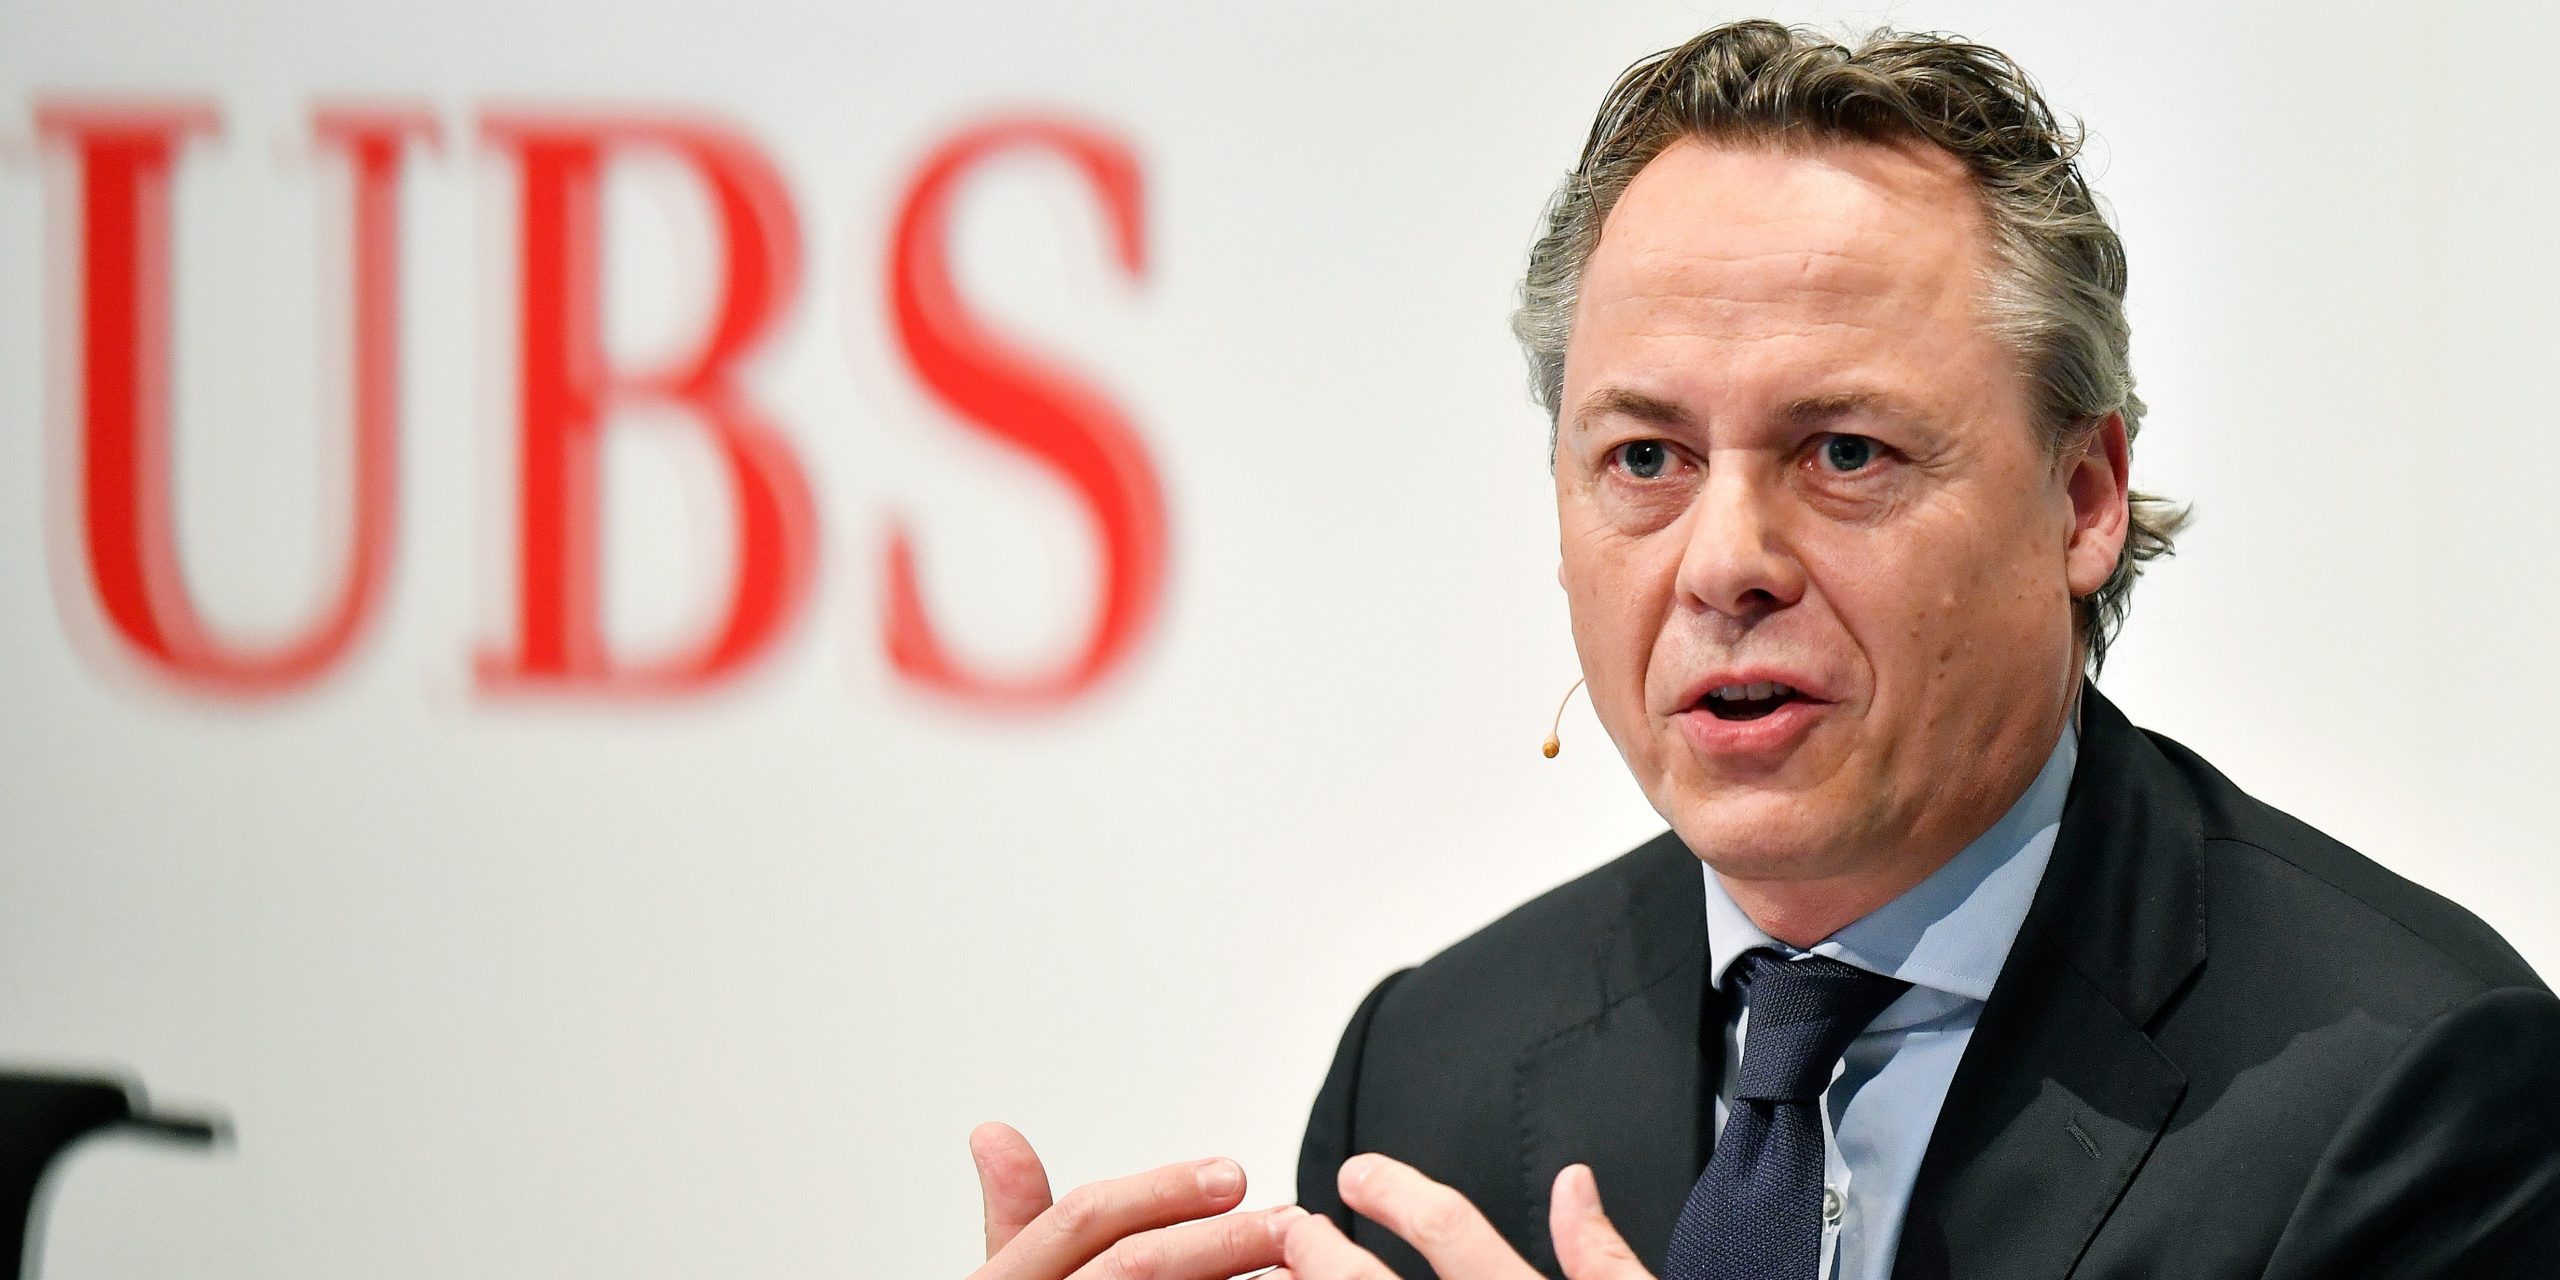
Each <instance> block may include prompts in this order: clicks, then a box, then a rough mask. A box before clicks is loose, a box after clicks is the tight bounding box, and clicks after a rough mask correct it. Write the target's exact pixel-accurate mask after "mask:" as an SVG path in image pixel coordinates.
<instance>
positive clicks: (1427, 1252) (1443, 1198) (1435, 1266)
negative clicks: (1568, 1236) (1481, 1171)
mask: <svg viewBox="0 0 2560 1280" xmlns="http://www.w3.org/2000/svg"><path fill="white" fill-rule="evenodd" d="M1340 1183H1341V1190H1342V1202H1343V1203H1344V1204H1346V1205H1349V1206H1350V1207H1351V1208H1352V1209H1354V1210H1355V1211H1357V1212H1358V1213H1359V1214H1360V1215H1361V1216H1362V1217H1365V1218H1369V1219H1371V1220H1373V1221H1375V1222H1376V1223H1377V1224H1378V1225H1380V1226H1382V1227H1385V1228H1386V1229H1387V1230H1389V1231H1392V1232H1395V1233H1396V1234H1397V1235H1399V1236H1402V1237H1403V1238H1404V1242H1405V1243H1406V1244H1409V1245H1412V1246H1413V1247H1414V1250H1415V1251H1416V1252H1418V1253H1420V1254H1421V1255H1422V1256H1423V1257H1424V1258H1425V1259H1428V1260H1429V1261H1430V1263H1431V1269H1432V1270H1433V1271H1436V1272H1438V1273H1440V1274H1441V1275H1443V1276H1463V1277H1465V1278H1466V1280H1511V1278H1512V1277H1517V1278H1518V1280H1535V1277H1536V1275H1537V1273H1536V1272H1534V1271H1532V1270H1530V1269H1529V1264H1528V1263H1527V1262H1525V1261H1522V1260H1521V1257H1520V1254H1519V1253H1518V1252H1517V1251H1516V1250H1514V1249H1513V1248H1512V1247H1511V1245H1510V1242H1508V1241H1506V1240H1504V1239H1503V1238H1502V1233H1501V1232H1498V1231H1496V1230H1494V1229H1493V1224H1492V1223H1490V1222H1487V1221H1485V1217H1484V1214H1483V1213H1482V1212H1481V1211H1479V1210H1478V1209H1477V1208H1476V1207H1475V1206H1474V1205H1473V1204H1470V1203H1468V1202H1467V1198H1466V1197H1465V1196H1464V1195H1461V1194H1459V1192H1458V1191H1457V1189H1456V1188H1454V1187H1448V1186H1444V1185H1442V1184H1440V1183H1437V1182H1434V1181H1432V1180H1431V1179H1429V1178H1426V1177H1424V1176H1422V1172H1421V1171H1420V1170H1418V1169H1415V1168H1414V1167H1413V1166H1412V1165H1409V1164H1406V1163H1404V1162H1403V1161H1401V1160H1392V1159H1389V1158H1388V1157H1386V1156H1382V1155H1377V1154H1375V1153H1371V1154H1368V1155H1358V1156H1353V1157H1351V1158H1350V1159H1348V1160H1345V1161H1343V1162H1342V1174H1341V1178H1340Z"/></svg>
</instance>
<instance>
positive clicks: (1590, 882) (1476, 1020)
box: [1372, 831, 1706, 1047]
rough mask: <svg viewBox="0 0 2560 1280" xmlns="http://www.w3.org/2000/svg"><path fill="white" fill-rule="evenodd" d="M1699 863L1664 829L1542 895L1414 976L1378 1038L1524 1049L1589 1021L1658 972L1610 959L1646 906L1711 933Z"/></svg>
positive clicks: (1402, 985) (1383, 1008) (1388, 1001)
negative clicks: (1684, 907) (1684, 914)
mask: <svg viewBox="0 0 2560 1280" xmlns="http://www.w3.org/2000/svg"><path fill="white" fill-rule="evenodd" d="M1700 865H1701V864H1700V863H1699V862H1698V859H1697V856H1696V855H1695V854H1692V853H1691V852H1689V849H1688V846H1686V845H1684V844H1682V843H1681V842H1680V840H1679V839H1678V837H1676V836H1674V835H1673V834H1672V833H1670V832H1667V831H1666V832H1664V833H1663V834H1661V835H1659V836H1656V837H1654V838H1653V839H1651V840H1648V841H1646V842H1645V843H1643V844H1641V845H1638V846H1636V847H1635V848H1634V849H1631V850H1629V851H1628V852H1626V853H1624V854H1621V855H1619V856H1618V857H1616V858H1614V859H1612V860H1610V861H1609V862H1607V863H1604V864H1602V865H1600V866H1598V867H1595V868H1593V869H1592V870H1590V871H1587V872H1585V873H1583V874H1582V875H1579V876H1576V877H1574V878H1573V879H1571V880H1568V881H1566V882H1565V883H1563V884H1560V885H1557V886H1556V887H1555V888H1552V889H1549V890H1547V891H1546V892H1544V893H1542V894H1539V895H1538V896H1537V897H1535V898H1532V899H1530V900H1529V901H1527V902H1525V903H1522V904H1521V905H1519V906H1518V907H1515V908H1513V909H1512V910H1510V911H1509V912H1507V913H1505V914H1504V915H1503V916H1502V917H1501V918H1499V919H1497V920H1495V921H1493V922H1492V923H1491V924H1488V925H1486V926H1484V927H1483V928H1481V929H1478V930H1476V931H1475V932H1474V933H1471V934H1469V935H1467V936H1466V937H1464V938H1462V939H1459V940H1458V941H1457V942H1454V943H1451V944H1450V945H1449V946H1448V947H1446V948H1444V949H1443V950H1441V951H1440V952H1439V953H1438V954H1436V955H1434V956H1432V957H1431V958H1430V959H1428V960H1425V961H1423V962H1422V963H1421V964H1420V965H1417V966H1415V967H1414V968H1412V969H1410V970H1408V971H1406V972H1405V973H1404V974H1403V976H1402V977H1401V979H1400V980H1399V981H1397V982H1396V984H1395V986H1394V988H1393V989H1392V990H1390V991H1389V992H1387V994H1386V997H1385V999H1384V1000H1383V1001H1382V1002H1381V1004H1380V1007H1379V1009H1378V1014H1377V1019H1376V1024H1375V1026H1374V1028H1373V1033H1372V1034H1373V1035H1375V1036H1378V1037H1381V1038H1384V1039H1389V1040H1402V1039H1404V1038H1405V1037H1408V1036H1422V1037H1426V1038H1429V1039H1434V1040H1437V1039H1439V1038H1441V1037H1445V1036H1450V1035H1457V1036H1460V1037H1461V1038H1462V1039H1463V1040H1464V1041H1465V1042H1467V1043H1470V1044H1474V1045H1479V1046H1486V1047H1490V1046H1491V1045H1492V1044H1493V1043H1495V1042H1497V1041H1500V1040H1516V1041H1519V1042H1521V1043H1526V1042H1527V1040H1529V1039H1533V1038H1536V1037H1538V1036H1542V1035H1544V1034H1547V1033H1550V1032H1552V1031H1554V1030H1555V1029H1556V1028H1557V1027H1559V1026H1564V1025H1568V1024H1570V1023H1573V1022H1576V1021H1579V1020H1581V1019H1584V1018H1588V1017H1590V1016H1591V1015H1592V1014H1593V1013H1595V1012H1597V1011H1598V1010H1599V1009H1601V1008H1602V1007H1604V1006H1605V1005H1606V1004H1607V1003H1608V1002H1609V1001H1610V1000H1611V999H1612V998H1614V997H1616V996H1619V995H1623V994H1625V989H1629V988H1631V987H1632V986H1635V985H1641V984H1643V983H1644V982H1647V981H1649V980H1651V979H1652V978H1655V977H1658V976H1659V975H1658V974H1651V973H1646V972H1643V971H1642V970H1643V969H1645V968H1648V967H1652V966H1647V965H1645V964H1644V963H1643V962H1642V961H1638V962H1637V963H1636V964H1635V965H1634V966H1633V969H1632V971H1630V966H1629V965H1628V964H1626V963H1624V962H1623V960H1622V961H1621V962H1620V963H1617V964H1614V965H1613V964H1612V956H1613V955H1619V954H1621V953H1623V952H1624V951H1625V948H1623V947H1622V946H1621V945H1620V943H1621V941H1622V939H1621V937H1620V935H1621V933H1622V932H1623V931H1624V930H1625V929H1627V928H1628V927H1629V926H1630V924H1631V923H1632V922H1633V921H1634V919H1635V917H1636V915H1637V913H1638V912H1639V911H1642V910H1656V911H1658V910H1662V909H1664V908H1665V906H1666V905H1667V904H1677V903H1683V902H1685V903H1687V904H1688V907H1689V914H1690V915H1691V917H1692V918H1694V919H1696V920H1698V922H1699V923H1698V932H1699V934H1700V935H1701V936H1703V934H1704V932H1705V928H1706V925H1705V916H1704V910H1705V907H1704V898H1705V889H1704V881H1703V879H1702V878H1701V877H1702V876H1703V874H1704V873H1703V872H1702V871H1701V870H1700ZM1683 877H1685V880H1684V878H1683ZM1684 884H1685V885H1686V886H1687V890H1686V892H1685V893H1683V892H1682V886H1683V885H1684ZM1672 909H1677V907H1676V906H1674V907H1673V908H1672ZM1671 958H1676V957H1671Z"/></svg>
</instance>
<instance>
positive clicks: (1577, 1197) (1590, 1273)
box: [1547, 1164, 1653, 1280]
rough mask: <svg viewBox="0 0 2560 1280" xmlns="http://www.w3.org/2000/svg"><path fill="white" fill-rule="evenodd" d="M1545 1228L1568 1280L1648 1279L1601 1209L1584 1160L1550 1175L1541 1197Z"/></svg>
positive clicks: (1650, 1279) (1650, 1276)
mask: <svg viewBox="0 0 2560 1280" xmlns="http://www.w3.org/2000/svg"><path fill="white" fill-rule="evenodd" d="M1547 1230H1548V1231H1549V1233H1551V1234H1552V1235H1553V1236H1554V1237H1555V1242H1556V1261H1558V1262H1561V1263H1563V1264H1564V1273H1565V1275H1566V1276H1568V1277H1570V1280H1653V1273H1651V1272H1649V1271H1646V1270H1645V1269H1644V1264H1643V1263H1641V1262H1638V1261H1636V1251H1635V1250H1633V1249H1630V1248H1628V1247H1627V1242H1626V1238H1625V1237H1623V1236H1620V1235H1619V1234H1618V1229H1617V1228H1616V1227H1615V1226H1612V1225H1610V1222H1609V1215H1608V1214H1607V1213H1605V1212H1602V1210H1601V1208H1600V1184H1599V1183H1598V1182H1597V1181H1595V1180H1594V1179H1593V1178H1592V1176H1591V1166H1589V1165H1587V1164H1569V1165H1566V1166H1565V1167H1564V1171H1563V1172H1561V1173H1559V1174H1557V1175H1556V1185H1555V1190H1554V1193H1553V1194H1552V1195H1551V1196H1550V1197H1549V1198H1548V1201H1547Z"/></svg>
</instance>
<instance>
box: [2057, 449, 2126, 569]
mask: <svg viewBox="0 0 2560 1280" xmlns="http://www.w3.org/2000/svg"><path fill="white" fill-rule="evenodd" d="M2057 465H2059V466H2061V467H2062V468H2064V472H2063V474H2062V476H2061V477H2060V479H2061V481H2062V483H2063V487H2064V490H2065V492H2066V493H2067V494H2068V496H2069V498H2070V500H2071V540H2070V542H2069V543H2068V544H2066V546H2065V547H2064V550H2063V576H2064V578H2065V579H2066V580H2067V581H2068V582H2069V583H2070V584H2071V597H2072V599H2075V600H2077V599H2079V598H2081V597H2083V596H2086V595H2088V594H2089V593H2090V592H2093V591H2096V590H2097V589H2098V588H2100V587H2102V586H2105V585H2106V582H2107V578H2108V577H2109V576H2110V575H2112V574H2114V573H2115V571H2116V558H2117V557H2118V556H2119V555H2121V554H2123V552H2124V540H2125V538H2126V536H2127V535H2128V534H2130V533H2131V531H2132V527H2133V514H2132V511H2131V510H2130V508H2128V506H2127V505H2126V503H2127V501H2128V496H2129V495H2130V494H2131V492H2132V487H2131V486H2132V470H2133V462H2132V452H2131V449H2130V448H2129V447H2128V446H2127V445H2126V443H2125V438H2124V415H2123V414H2120V413H2110V414H2108V415H2107V416H2106V417H2105V418H2103V419H2101V420H2100V421H2099V422H2098V424H2097V425H2096V426H2094V427H2092V428H2090V429H2089V431H2088V433H2087V435H2086V437H2085V438H2084V439H2082V440H2081V441H2080V442H2079V443H2078V444H2077V445H2075V446H2074V447H2073V448H2072V449H2071V451H2070V452H2069V453H2068V454H2066V455H2065V456H2064V457H2063V458H2061V459H2060V460H2059V462H2058V464H2057Z"/></svg>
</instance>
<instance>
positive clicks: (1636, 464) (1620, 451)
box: [1614, 440, 1671, 480]
mask: <svg viewBox="0 0 2560 1280" xmlns="http://www.w3.org/2000/svg"><path fill="white" fill-rule="evenodd" d="M1614 452H1615V453H1616V454H1617V455H1618V465H1619V466H1622V467H1625V468H1626V469H1627V474H1628V475H1631V476H1634V477H1635V478H1637V479H1639V480H1651V479H1653V478H1654V477H1655V476H1658V475H1661V474H1662V468H1663V467H1664V466H1666V465H1668V464H1669V463H1670V461H1671V451H1670V450H1669V449H1666V448H1664V447H1663V444H1662V442H1661V441H1659V440H1630V441H1628V442H1627V443H1625V444H1622V445H1619V446H1618V447H1617V449H1616V450H1614Z"/></svg>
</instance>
